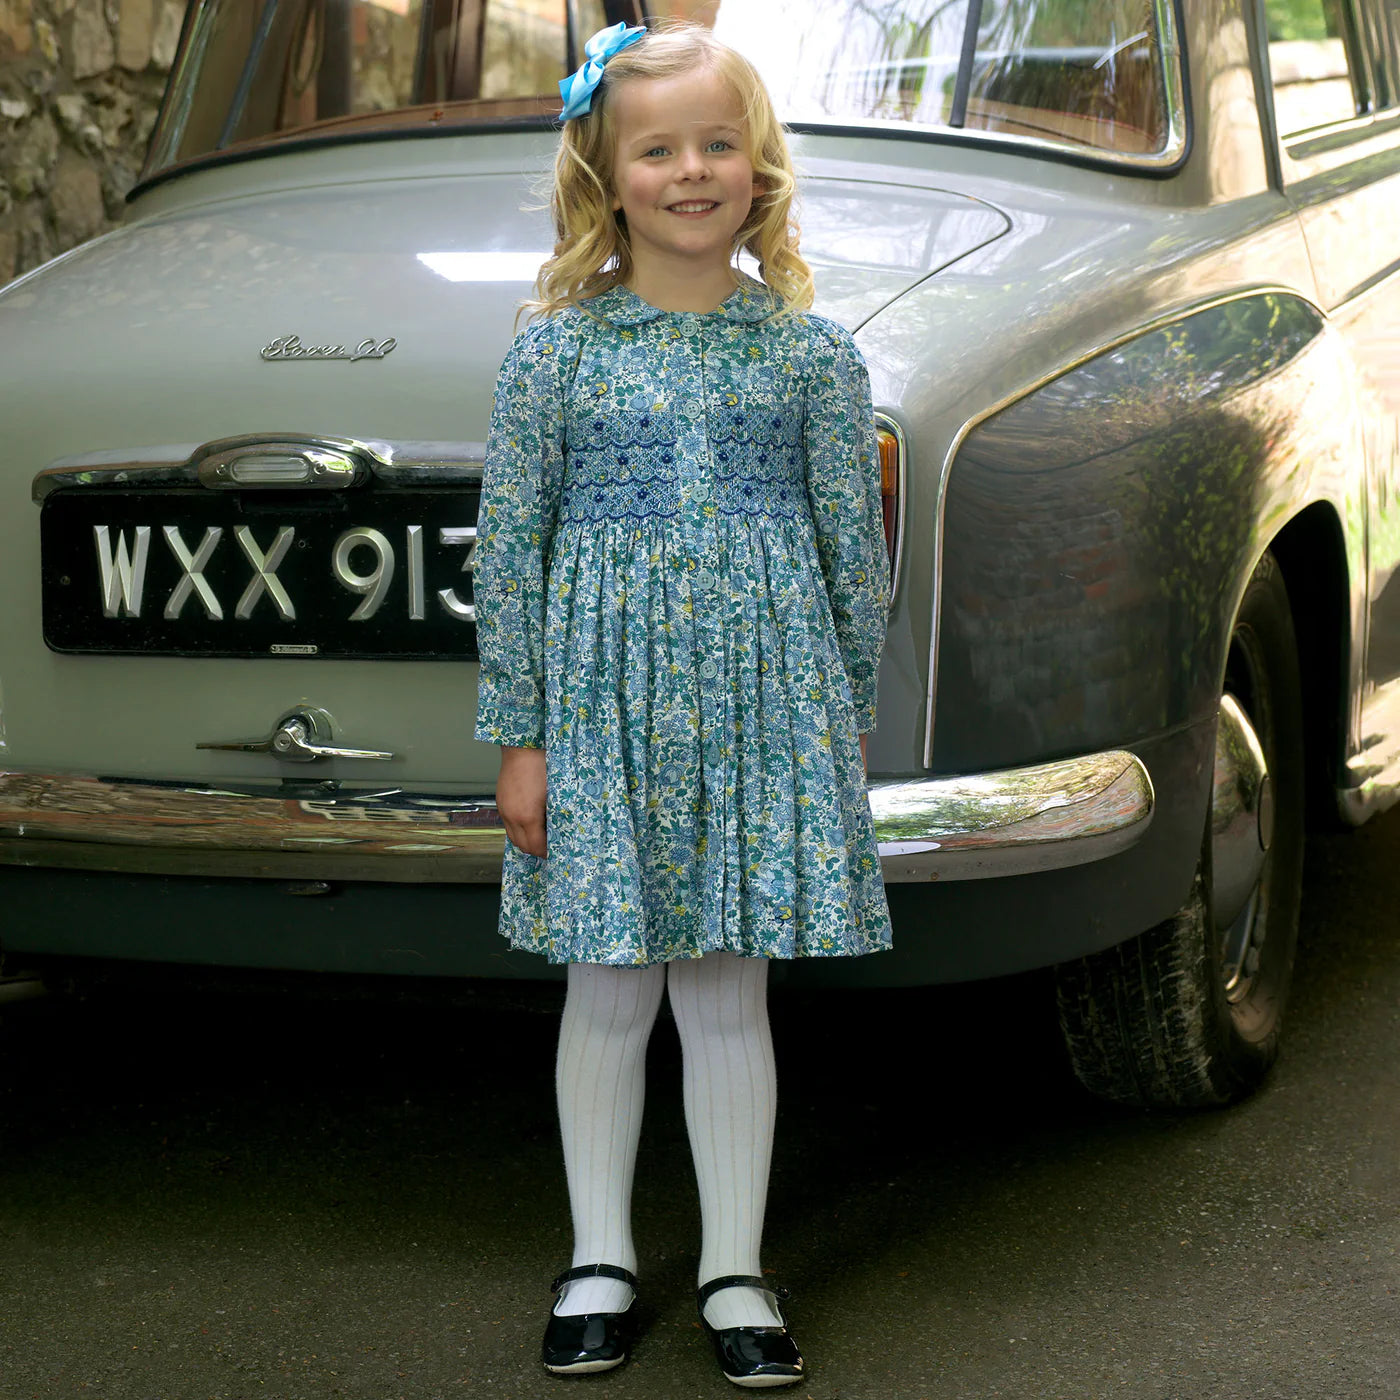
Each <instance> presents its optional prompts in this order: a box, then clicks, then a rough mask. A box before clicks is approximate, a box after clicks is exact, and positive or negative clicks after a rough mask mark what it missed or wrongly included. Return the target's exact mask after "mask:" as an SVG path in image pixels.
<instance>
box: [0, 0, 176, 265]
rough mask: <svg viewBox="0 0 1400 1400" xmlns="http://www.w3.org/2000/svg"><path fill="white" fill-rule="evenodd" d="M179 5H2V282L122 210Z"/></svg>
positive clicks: (122, 1) (6, 0) (154, 0)
mask: <svg viewBox="0 0 1400 1400" xmlns="http://www.w3.org/2000/svg"><path fill="white" fill-rule="evenodd" d="M185 3H186V0H0V285H3V284H4V283H5V282H8V281H9V280H10V279H11V278H13V277H16V276H18V275H19V274H20V273H21V272H27V271H28V270H29V269H30V268H32V267H37V266H38V265H39V264H40V263H42V262H45V261H47V260H48V259H49V258H51V257H53V256H55V255H56V254H58V253H62V252H64V251H65V250H67V249H69V248H71V247H73V246H74V245H75V244H78V243H81V242H82V241H83V240H84V239H87V238H91V237H92V236H93V235H94V234H98V233H102V232H103V231H104V230H106V229H108V228H111V227H112V225H113V224H114V223H116V222H117V221H118V220H119V219H120V218H121V215H122V209H123V200H124V198H125V196H126V192H127V191H128V190H129V189H130V188H131V186H132V184H133V183H134V182H135V180H136V176H137V173H138V172H139V170H140V168H141V163H142V161H143V159H144V158H145V154H146V142H147V140H148V138H149V137H150V134H151V127H152V126H153V125H154V123H155V119H156V112H157V109H158V108H159V105H160V96H161V92H162V90H163V88H164V86H165V76H166V74H167V73H168V72H169V71H170V64H171V62H172V60H173V59H174V56H175V45H176V42H177V40H178V39H179V36H180V24H181V21H182V19H183V17H184V12H185Z"/></svg>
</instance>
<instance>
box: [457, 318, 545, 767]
mask: <svg viewBox="0 0 1400 1400" xmlns="http://www.w3.org/2000/svg"><path fill="white" fill-rule="evenodd" d="M561 329H562V328H561V327H560V326H559V325H558V323H557V322H556V321H544V322H537V323H536V324H534V325H532V326H529V327H527V329H525V330H524V331H522V332H521V333H520V334H519V335H518V336H517V337H516V338H515V341H514V343H513V344H512V345H511V347H510V350H509V351H508V352H507V354H506V358H505V361H504V363H503V364H502V365H501V372H500V375H499V376H498V377H497V380H496V399H495V405H494V407H493V409H492V411H491V427H490V430H489V432H488V434H487V439H486V471H485V478H484V480H483V482H482V488H481V510H480V513H479V515H478V517H477V551H476V567H475V571H474V574H473V594H474V597H475V601H476V637H477V649H478V652H479V653H480V657H481V668H480V672H479V675H478V678H477V707H476V737H477V739H478V740H480V741H481V742H483V743H487V744H507V745H512V746H516V747H522V748H542V747H543V746H544V736H545V703H544V626H545V606H546V600H545V560H546V558H547V557H548V554H549V545H550V539H551V537H552V535H553V532H554V521H555V517H556V515H557V513H558V507H559V493H560V487H561V483H562V480H563V470H564V404H563V394H562V389H561V385H562V383H563V378H564V376H563V375H562V373H561V372H560V366H561V361H562V359H563V353H562V351H563V338H564V337H563V335H562V334H561Z"/></svg>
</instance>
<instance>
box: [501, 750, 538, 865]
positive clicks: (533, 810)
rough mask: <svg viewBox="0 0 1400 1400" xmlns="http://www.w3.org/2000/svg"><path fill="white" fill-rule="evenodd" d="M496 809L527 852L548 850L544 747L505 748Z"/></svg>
mask: <svg viewBox="0 0 1400 1400" xmlns="http://www.w3.org/2000/svg"><path fill="white" fill-rule="evenodd" d="M496 810H497V811H498V812H500V814H501V824H502V825H503V826H504V827H505V829H506V835H507V836H508V837H509V838H510V843H511V845H512V846H514V847H515V848H516V849H517V850H521V851H524V852H525V853H526V854H527V855H532V856H539V858H540V859H541V860H543V859H544V858H545V856H546V855H547V854H548V848H547V846H546V845H545V827H544V812H545V767H544V750H543V749H514V748H502V749H501V775H500V777H499V778H497V780H496Z"/></svg>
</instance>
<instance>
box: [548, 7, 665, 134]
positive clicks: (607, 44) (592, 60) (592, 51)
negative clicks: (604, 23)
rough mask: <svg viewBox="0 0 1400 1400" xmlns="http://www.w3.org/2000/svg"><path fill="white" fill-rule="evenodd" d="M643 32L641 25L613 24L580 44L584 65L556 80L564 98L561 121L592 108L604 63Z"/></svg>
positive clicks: (640, 36) (638, 37)
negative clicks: (583, 55)
mask: <svg viewBox="0 0 1400 1400" xmlns="http://www.w3.org/2000/svg"><path fill="white" fill-rule="evenodd" d="M645 35H646V30H645V29H644V28H642V26H641V25H635V26H634V27H633V28H631V29H629V28H628V27H627V26H626V25H625V24H615V25H613V27H612V28H611V29H600V30H599V31H598V32H597V33H596V34H595V35H594V36H593V37H592V38H591V39H590V40H589V41H588V42H587V43H586V44H585V45H584V46H583V52H584V54H585V61H584V64H583V66H582V67H581V68H580V69H579V70H578V71H577V72H576V73H570V74H569V76H568V77H567V78H561V79H560V80H559V96H560V97H562V98H563V99H564V110H563V111H562V112H560V113H559V120H560V121H561V122H566V121H568V120H569V118H570V117H581V116H583V114H584V113H585V112H588V111H591V110H592V107H593V93H594V90H595V89H596V88H597V86H598V84H599V83H600V82H602V81H603V65H604V64H605V63H607V61H608V59H610V58H611V57H612V56H613V55H614V54H619V53H621V52H622V50H623V49H625V48H629V47H630V46H631V45H632V44H635V43H636V42H637V40H638V39H641V38H643V37H644V36H645Z"/></svg>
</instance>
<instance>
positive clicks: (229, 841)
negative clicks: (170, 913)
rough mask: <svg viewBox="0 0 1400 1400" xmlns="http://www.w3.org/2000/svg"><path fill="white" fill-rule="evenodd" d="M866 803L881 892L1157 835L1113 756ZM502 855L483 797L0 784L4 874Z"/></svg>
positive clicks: (389, 871)
mask: <svg viewBox="0 0 1400 1400" xmlns="http://www.w3.org/2000/svg"><path fill="white" fill-rule="evenodd" d="M308 792H310V793H311V794H312V795H311V796H307V795H306V794H307V793H308ZM870 805H871V810H872V812H873V813H874V816H875V830H876V835H877V836H878V838H879V840H880V860H881V865H882V867H883V869H884V874H885V879H886V880H888V881H891V882H908V881H923V880H980V879H988V878H991V877H995V876H1004V875H1022V874H1026V873H1028V872H1030V871H1036V870H1057V869H1063V868H1065V867H1067V866H1073V865H1084V864H1088V863H1089V862H1091V861H1096V860H1102V859H1103V858H1104V857H1105V856H1110V855H1114V854H1116V853H1117V852H1119V851H1122V850H1126V849H1127V848H1128V847H1129V846H1131V845H1133V844H1134V843H1135V842H1136V841H1137V840H1138V839H1139V838H1140V837H1141V836H1142V835H1143V833H1144V832H1145V831H1146V830H1147V827H1148V824H1149V823H1150V821H1151V818H1152V808H1153V792H1152V781H1151V779H1150V778H1149V776H1148V774H1147V770H1146V768H1144V767H1143V765H1142V763H1141V761H1140V760H1139V759H1137V758H1135V757H1134V756H1133V755H1132V754H1130V753H1126V752H1121V751H1113V752H1109V753H1101V754H1088V755H1084V756H1083V757H1080V758H1073V759H1065V760H1062V761H1061V762H1058V763H1047V764H1040V765H1038V766H1036V767H1033V768H1018V769H1009V770H1007V771H1005V772H1000V773H979V774H971V775H967V776H963V777H957V778H935V779H915V780H913V781H904V780H897V781H893V782H878V783H875V784H874V785H872V787H871V789H870ZM504 849H505V833H504V831H503V830H502V828H501V825H500V819H499V817H498V816H497V814H496V810H495V800H494V798H492V797H487V796H476V797H471V796H468V797H442V796H434V795H431V794H414V793H406V792H402V791H399V790H398V789H393V790H388V791H385V790H379V791H371V792H364V791H360V792H355V791H347V790H345V789H339V788H335V787H334V786H332V785H324V786H322V785H316V786H312V787H308V786H307V785H293V786H291V787H288V788H285V789H278V788H276V787H270V788H265V789H257V790H253V791H247V790H245V791H242V792H237V791H230V790H227V789H221V788H212V787H207V786H202V785H195V784H191V785H188V786H182V785H179V784H157V783H138V782H123V781H117V780H113V779H104V778H81V777H71V776H67V775H46V774H38V773H25V772H0V866H4V865H19V866H37V867H49V868H53V869H65V870H107V871H124V872H128V873H133V874H147V875H190V876H204V877H212V876H223V875H236V876H246V877H251V878H260V879H315V880H373V881H388V882H396V883H397V882H413V881H432V882H439V883H450V884H482V883H485V884H490V883H494V882H496V881H497V880H499V879H500V871H501V857H502V853H503V852H504Z"/></svg>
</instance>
